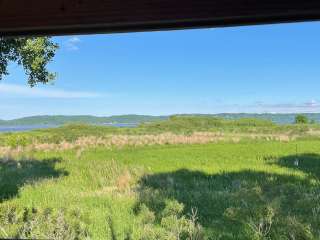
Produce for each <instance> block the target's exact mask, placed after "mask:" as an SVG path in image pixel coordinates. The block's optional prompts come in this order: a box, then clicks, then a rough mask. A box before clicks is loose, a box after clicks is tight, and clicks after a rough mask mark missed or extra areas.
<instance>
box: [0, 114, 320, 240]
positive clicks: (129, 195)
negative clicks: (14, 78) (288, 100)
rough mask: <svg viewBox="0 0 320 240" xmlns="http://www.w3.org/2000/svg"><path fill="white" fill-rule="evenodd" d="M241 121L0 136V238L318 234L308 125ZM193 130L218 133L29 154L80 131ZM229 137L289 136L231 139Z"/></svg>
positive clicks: (317, 169)
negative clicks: (220, 136)
mask: <svg viewBox="0 0 320 240" xmlns="http://www.w3.org/2000/svg"><path fill="white" fill-rule="evenodd" d="M170 121H171V122H170ZM172 121H173V122H172ZM174 121H178V123H177V122H176V123H174ZM252 121H253V120H250V121H249V122H250V124H248V120H242V121H240V122H233V124H231V123H229V122H228V123H227V124H225V125H222V124H217V123H215V124H213V123H212V122H208V120H205V119H202V120H199V121H198V120H194V119H178V120H175V119H173V120H169V121H168V122H163V123H152V124H150V126H149V125H144V126H141V127H139V128H137V129H111V130H110V128H103V129H102V128H101V127H84V126H78V127H75V126H73V127H70V126H69V127H63V128H61V129H52V130H41V131H33V132H28V133H18V134H3V135H1V137H0V138H1V139H2V140H3V141H2V148H3V149H2V151H3V152H2V154H1V155H2V157H1V160H0V162H1V163H0V238H1V237H2V238H6V237H23V238H41V239H43V238H49V239H112V240H115V239H118V240H124V239H139V240H140V239H141V240H149V239H150V240H151V239H185V240H187V239H188V240H193V239H194V240H196V239H211V240H213V239H243V240H244V239H281V240H282V239H289V240H296V239H297V240H300V239H302V240H304V239H310V240H311V239H320V179H319V178H320V141H319V140H318V139H317V136H316V134H315V133H316V131H317V129H318V128H319V127H318V126H312V127H310V126H307V125H305V126H294V125H292V126H282V127H280V126H275V125H273V124H270V123H263V122H261V121H259V122H258V123H259V124H257V123H252ZM244 122H245V124H244ZM183 123H185V124H183ZM177 126H179V127H177ZM63 129H64V131H63ZM194 131H196V132H201V131H206V132H208V131H209V132H225V133H228V135H226V136H228V138H227V139H226V140H223V139H219V141H212V142H211V141H206V142H205V143H203V142H202V140H201V139H200V140H199V141H201V143H195V142H196V141H195V142H189V140H190V139H187V140H185V141H186V143H184V142H183V143H182V144H172V143H166V142H164V143H163V144H159V143H158V142H155V143H153V144H138V145H136V146H135V145H134V144H128V145H126V144H122V143H121V144H120V143H119V146H117V144H118V142H115V143H113V145H111V146H108V147H106V146H104V145H103V144H102V145H101V144H96V145H94V144H93V145H90V146H89V147H84V146H83V145H75V146H74V147H66V148H62V149H59V148H60V147H61V146H62V145H55V148H50V150H48V151H46V150H43V149H42V148H41V149H40V150H39V149H37V148H36V147H35V146H36V144H43V143H44V142H46V141H47V142H50V143H55V144H59V142H61V141H69V142H74V141H75V140H76V139H77V138H79V137H84V136H87V137H88V136H95V137H100V138H101V137H102V138H103V137H106V136H109V135H121V134H125V135H129V136H130V135H134V134H136V135H140V136H141V135H142V137H143V136H144V135H143V134H151V133H152V134H155V135H157V134H161V133H163V132H176V133H179V134H182V135H183V136H185V135H187V136H188V135H190V134H192V133H191V132H194ZM309 132H312V134H311V135H310V134H307V133H309ZM60 133H61V134H60ZM68 133H69V134H68ZM71 133H72V134H71ZM233 133H234V134H239V133H248V134H252V133H255V134H257V133H261V134H262V133H263V134H266V133H269V134H276V133H277V134H282V135H283V134H287V135H290V136H293V135H295V136H298V137H295V138H293V139H287V140H286V141H281V140H275V139H273V138H269V137H267V138H265V135H263V136H264V137H258V138H248V137H247V136H245V135H244V137H243V138H242V137H241V138H240V139H237V141H234V140H232V139H233V138H232V136H231V135H230V134H233ZM63 136H66V138H63ZM70 136H71V137H70ZM166 136H167V135H166ZM168 136H169V135H168ZM191 136H193V135H191ZM230 136H231V137H230ZM237 136H238V137H239V135H237ZM241 136H242V135H241ZM250 136H251V135H250ZM255 136H256V135H255ZM68 137H70V138H68ZM170 137H172V136H171V135H170ZM229 137H230V138H229ZM175 138H176V137H175ZM120 140H121V139H120ZM120 140H118V141H120ZM139 141H140V140H139ZM173 142H174V141H173ZM32 144H34V146H33V145H32ZM64 144H66V143H64ZM31 145H32V147H28V146H31Z"/></svg>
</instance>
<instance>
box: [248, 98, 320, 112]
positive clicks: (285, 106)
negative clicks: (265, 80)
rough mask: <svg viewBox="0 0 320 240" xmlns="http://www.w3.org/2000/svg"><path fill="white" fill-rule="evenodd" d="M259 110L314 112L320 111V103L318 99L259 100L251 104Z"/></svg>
mask: <svg viewBox="0 0 320 240" xmlns="http://www.w3.org/2000/svg"><path fill="white" fill-rule="evenodd" d="M249 107H250V108H252V109H255V110H256V111H257V112H276V113H301V112H304V113H312V112H320V103H319V102H318V101H316V100H310V101H308V102H304V103H275V104H269V103H264V102H257V103H255V104H254V105H251V106H249Z"/></svg>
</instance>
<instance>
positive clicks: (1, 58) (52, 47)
mask: <svg viewBox="0 0 320 240" xmlns="http://www.w3.org/2000/svg"><path fill="white" fill-rule="evenodd" d="M57 49H58V45H57V44H56V43H54V42H53V41H52V40H51V38H49V37H31V38H22V37H21V38H3V37H0V80H2V79H3V77H4V76H5V75H8V74H9V72H8V65H9V63H10V62H16V63H17V64H18V65H21V66H23V68H24V70H25V73H26V75H27V76H28V84H29V85H30V86H31V87H34V86H35V85H37V84H38V83H44V84H45V83H48V82H50V81H52V80H54V79H55V77H56V74H55V73H51V72H49V71H48V70H47V65H48V63H49V62H50V61H51V60H52V59H53V57H54V56H55V53H56V50H57Z"/></svg>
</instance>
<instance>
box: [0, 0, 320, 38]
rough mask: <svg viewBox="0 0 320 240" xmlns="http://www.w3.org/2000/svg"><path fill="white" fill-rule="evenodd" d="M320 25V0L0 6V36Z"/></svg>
mask: <svg viewBox="0 0 320 240" xmlns="http://www.w3.org/2000/svg"><path fill="white" fill-rule="evenodd" d="M319 19H320V0H0V36H17V35H33V34H36V35H38V34H40V35H61V34H82V33H99V32H103V33H114V32H132V31H151V30H169V29H184V28H203V27H217V26H236V25H250V24H265V23H278V22H294V21H309V20H319Z"/></svg>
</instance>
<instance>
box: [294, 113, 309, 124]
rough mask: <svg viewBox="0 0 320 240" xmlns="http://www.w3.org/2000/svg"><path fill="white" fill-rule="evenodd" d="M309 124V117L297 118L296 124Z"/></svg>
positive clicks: (301, 116) (300, 116)
mask: <svg viewBox="0 0 320 240" xmlns="http://www.w3.org/2000/svg"><path fill="white" fill-rule="evenodd" d="M308 122H309V120H308V117H307V116H304V115H301V114H299V115H297V116H296V118H295V123H296V124H306V123H308Z"/></svg>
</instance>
